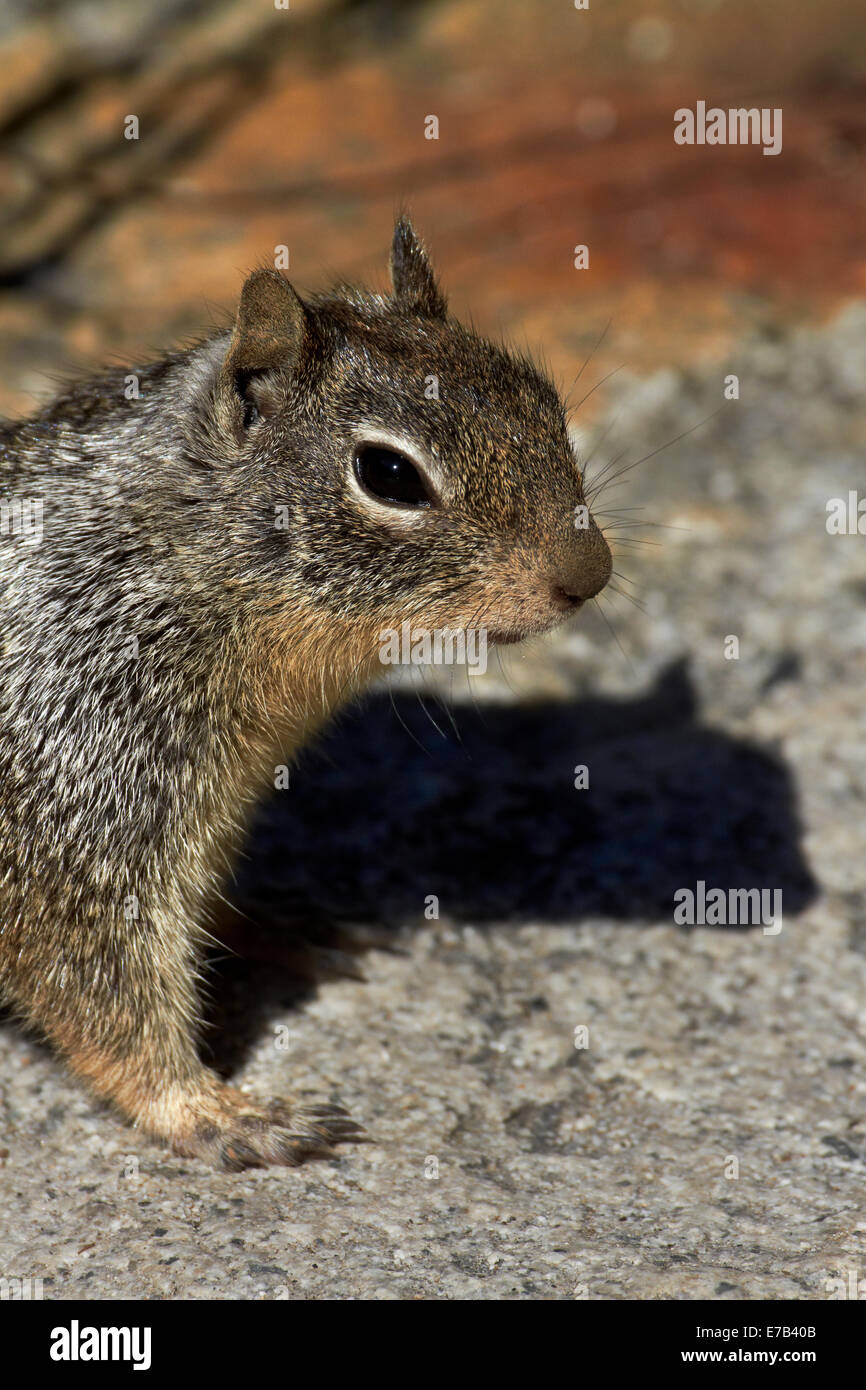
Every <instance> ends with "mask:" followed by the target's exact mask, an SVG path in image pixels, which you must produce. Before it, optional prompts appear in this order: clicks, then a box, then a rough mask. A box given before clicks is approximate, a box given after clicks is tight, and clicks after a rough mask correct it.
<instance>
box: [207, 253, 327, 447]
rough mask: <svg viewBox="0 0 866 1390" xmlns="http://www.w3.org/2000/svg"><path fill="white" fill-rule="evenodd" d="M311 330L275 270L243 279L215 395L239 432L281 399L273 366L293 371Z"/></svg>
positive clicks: (298, 303) (303, 310)
mask: <svg viewBox="0 0 866 1390" xmlns="http://www.w3.org/2000/svg"><path fill="white" fill-rule="evenodd" d="M309 334H310V321H309V315H308V314H307V310H306V308H305V307H304V305H303V303H302V301H301V300H300V299H299V297H298V295H297V294H296V293H295V291H294V290H293V288H292V286H291V285H290V284H289V282H288V280H286V279H285V278H284V277H283V276H282V275H281V274H280V273H279V271H278V270H254V271H253V273H252V275H250V276H249V278H248V279H247V280H246V281H245V282H244V287H243V289H242V291H241V302H240V304H239V305H238V312H237V318H236V320H235V327H234V332H233V333H232V337H231V342H230V343H229V348H228V352H227V353H226V356H225V360H224V362H223V365H222V369H221V371H220V375H219V380H218V384H217V395H218V399H219V400H220V403H221V404H222V406H223V408H224V409H226V410H227V411H228V412H229V414H230V415H231V417H232V424H233V425H234V426H235V429H236V432H238V433H242V432H243V431H244V430H245V429H246V428H248V427H249V425H250V423H252V422H253V421H254V420H255V419H257V418H258V417H259V416H260V415H269V414H271V413H272V411H273V410H275V409H277V408H278V406H279V403H280V391H279V388H278V383H276V381H275V380H273V379H272V378H270V377H269V373H271V372H272V370H273V369H274V368H280V369H281V371H282V372H285V371H286V370H288V371H289V372H290V373H293V372H294V371H296V370H297V368H298V366H299V364H300V361H301V358H302V356H303V352H304V347H305V344H306V342H307V339H308V337H309Z"/></svg>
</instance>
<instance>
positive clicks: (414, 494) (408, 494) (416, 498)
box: [355, 444, 430, 507]
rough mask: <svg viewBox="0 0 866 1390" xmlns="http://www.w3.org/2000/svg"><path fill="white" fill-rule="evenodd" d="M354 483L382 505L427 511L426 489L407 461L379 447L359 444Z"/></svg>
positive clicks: (428, 499)
mask: <svg viewBox="0 0 866 1390" xmlns="http://www.w3.org/2000/svg"><path fill="white" fill-rule="evenodd" d="M355 474H356V476H357V479H358V482H359V483H360V484H361V486H362V487H363V488H364V489H365V490H366V491H367V492H370V493H372V495H373V496H374V497H378V498H379V499H380V501H382V502H394V503H396V504H397V505H398V506H400V507H429V506H430V494H429V492H428V491H427V485H426V483H425V482H424V479H423V478H422V477H421V474H420V473H419V472H418V469H417V468H416V467H415V465H414V463H413V462H412V460H411V459H407V458H406V456H405V454H398V453H397V452H396V450H394V449H387V448H385V447H384V445H380V444H363V445H362V446H361V448H360V449H359V450H358V452H357V454H356V455H355Z"/></svg>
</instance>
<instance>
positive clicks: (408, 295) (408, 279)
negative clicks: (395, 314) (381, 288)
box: [391, 217, 448, 319]
mask: <svg viewBox="0 0 866 1390" xmlns="http://www.w3.org/2000/svg"><path fill="white" fill-rule="evenodd" d="M391 285H392V287H393V291H394V298H395V299H396V300H397V301H398V302H399V303H400V305H401V307H403V308H406V309H411V310H414V312H415V313H416V314H425V315H427V317H428V318H442V319H444V318H445V315H446V314H447V312H448V306H447V303H446V300H445V296H444V294H443V293H442V291H441V290H440V288H439V286H438V285H437V283H436V276H435V275H434V274H433V269H432V267H431V265H430V262H429V260H428V259H427V252H426V251H425V250H424V247H423V245H422V243H421V241H420V240H419V238H418V237H417V236H416V234H415V229H414V227H413V226H412V223H411V222H410V221H409V219H408V217H399V218H398V219H397V222H396V225H395V227H394V240H393V241H392V243H391Z"/></svg>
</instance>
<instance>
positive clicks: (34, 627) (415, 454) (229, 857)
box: [0, 220, 610, 1168]
mask: <svg viewBox="0 0 866 1390" xmlns="http://www.w3.org/2000/svg"><path fill="white" fill-rule="evenodd" d="M392 287H393V293H392V295H391V296H390V297H386V296H382V295H375V294H369V293H366V292H364V291H361V290H356V289H349V288H341V289H338V290H335V291H333V292H332V293H330V294H326V295H320V296H318V297H317V298H314V299H312V300H311V301H309V302H307V303H304V302H302V301H301V300H300V299H299V297H298V296H297V295H296V294H295V291H294V290H293V289H292V288H291V286H290V285H289V284H288V283H287V282H286V281H285V280H284V279H283V278H282V277H281V276H280V275H278V274H277V273H276V272H273V271H257V272H255V273H254V274H253V275H252V276H251V277H250V278H249V279H248V281H247V282H246V284H245V286H244V290H243V294H242V298H241V305H240V308H239V311H238V316H237V323H236V325H235V329H234V332H233V333H232V334H231V335H227V334H218V335H216V336H215V337H213V338H211V339H210V340H208V341H207V342H205V343H203V344H201V345H200V346H198V347H196V348H193V349H190V350H188V351H186V352H183V353H178V354H175V355H174V356H171V357H169V358H166V359H165V360H163V361H161V362H158V363H155V364H153V365H152V366H150V367H147V368H145V369H143V370H142V371H141V372H140V374H139V376H140V383H141V389H140V395H139V396H138V397H137V398H135V399H131V400H128V399H126V396H125V394H124V384H125V374H123V373H117V372H113V373H107V374H105V375H104V376H103V377H100V378H98V379H97V380H95V381H92V382H89V383H87V384H84V385H81V386H78V387H76V388H74V389H73V390H71V391H70V392H68V393H67V394H66V395H65V396H62V397H61V398H59V399H58V400H57V401H56V402H54V404H52V405H51V406H49V407H48V408H47V409H46V410H45V411H43V412H42V414H41V415H39V416H37V417H36V418H35V419H33V420H30V421H25V422H22V423H21V424H19V425H14V426H13V425H10V426H5V427H3V428H2V430H0V445H2V450H3V453H2V470H3V477H4V486H5V488H6V494H5V495H6V496H7V497H19V498H20V497H26V498H38V499H41V500H42V501H43V504H44V527H45V534H44V537H43V540H42V543H41V544H39V545H27V544H24V543H23V542H22V539H21V537H20V536H14V535H9V534H3V533H2V532H0V992H2V995H3V997H4V998H5V999H6V1001H7V1002H9V1003H10V1004H11V1005H12V1006H13V1007H14V1008H15V1009H17V1010H18V1011H19V1012H20V1014H21V1015H22V1016H23V1017H24V1018H25V1019H26V1020H27V1021H28V1022H29V1023H31V1024H32V1025H35V1026H37V1027H38V1028H40V1029H41V1030H42V1031H43V1032H44V1033H45V1034H46V1036H47V1037H49V1038H50V1039H51V1041H52V1042H53V1043H54V1044H55V1046H56V1047H57V1048H58V1050H59V1051H60V1052H61V1053H62V1054H63V1055H64V1056H65V1057H66V1059H67V1061H68V1062H69V1064H70V1066H71V1067H72V1068H73V1069H74V1070H75V1071H76V1072H77V1073H78V1074H79V1075H80V1076H82V1077H84V1078H85V1079H86V1080H87V1081H88V1082H89V1083H90V1085H91V1086H92V1087H93V1088H94V1090H95V1091H96V1092H97V1093H98V1094H99V1095H101V1096H104V1097H106V1098H108V1099H110V1100H112V1101H113V1102H114V1103H115V1104H116V1105H117V1106H119V1108H120V1109H121V1110H122V1111H123V1112H124V1113H125V1114H126V1115H127V1116H129V1117H130V1118H131V1119H133V1120H134V1121H135V1122H136V1123H138V1124H140V1125H141V1126H143V1127H144V1128H145V1129H147V1130H148V1131H149V1132H150V1133H152V1134H154V1135H156V1136H158V1137H160V1138H163V1139H166V1140H169V1141H170V1142H172V1143H173V1145H174V1146H175V1148H176V1149H177V1150H178V1151H179V1152H182V1153H185V1154H199V1155H201V1156H202V1157H204V1158H206V1159H209V1160H211V1161H214V1162H220V1163H222V1164H223V1165H224V1166H227V1167H229V1168H242V1167H246V1166H250V1165H255V1164H267V1163H295V1162H298V1161H299V1160H300V1159H302V1158H303V1157H304V1156H306V1155H312V1154H320V1153H323V1152H328V1151H329V1147H330V1145H331V1144H333V1143H336V1142H338V1141H340V1140H344V1139H348V1138H354V1137H357V1136H358V1130H357V1127H356V1126H354V1125H353V1124H352V1122H351V1121H350V1120H349V1119H348V1118H347V1117H346V1116H345V1114H344V1113H343V1112H342V1111H341V1110H340V1109H339V1108H338V1107H333V1106H328V1105H324V1106H308V1105H307V1106H305V1105H299V1106H290V1105H288V1104H287V1103H285V1102H280V1101H270V1102H269V1101H257V1100H255V1099H252V1098H248V1097H246V1096H244V1095H243V1094H242V1093H240V1092H238V1091H236V1090H233V1089H232V1088H230V1087H227V1086H224V1085H223V1084H222V1083H221V1082H220V1081H219V1080H218V1079H217V1077H216V1076H215V1075H213V1074H212V1073H211V1072H209V1071H208V1070H207V1069H206V1068H205V1067H204V1066H203V1064H202V1063H201V1061H200V1059H199V1056H198V1050H197V1046H196V1037H197V1031H198V1026H199V1004H198V989H197V979H198V975H199V972H200V969H201V962H202V959H203V954H204V949H205V946H206V943H207V940H208V934H209V927H210V924H211V922H212V920H213V906H212V905H213V902H214V900H215V898H216V897H217V895H218V894H219V893H220V892H221V890H222V886H223V884H224V883H225V880H226V878H227V877H228V876H229V875H230V871H231V866H232V861H233V859H234V857H235V855H236V853H237V850H238V847H239V844H240V841H241V839H242V836H243V834H244V831H245V828H246V825H247V822H248V819H249V816H250V813H251V812H252V810H253V808H254V807H255V805H256V803H257V801H258V800H259V799H260V797H261V796H262V794H263V793H264V791H265V790H266V789H267V788H268V787H269V786H270V785H271V783H272V779H273V775H274V768H275V766H276V765H277V764H280V763H283V762H285V761H286V760H287V759H289V758H291V757H292V756H293V754H294V753H295V752H296V751H297V749H298V748H300V747H301V746H302V745H303V744H304V743H305V742H306V741H307V740H308V739H309V738H310V737H311V736H312V735H313V734H314V733H315V732H316V731H317V730H318V729H319V728H320V727H321V725H322V724H323V723H324V722H325V721H326V720H327V719H328V718H329V717H330V715H331V714H332V713H333V712H334V710H335V709H337V708H338V707H339V706H340V705H341V704H342V703H343V702H344V701H346V700H347V699H349V698H351V696H352V695H353V694H354V693H355V692H356V691H357V690H359V689H361V688H362V687H363V686H364V685H365V684H366V683H367V682H368V681H369V680H370V679H371V678H372V677H373V676H374V675H375V674H376V673H377V672H379V671H380V670H381V667H380V666H379V663H378V634H379V632H380V631H381V630H382V629H384V628H392V627H393V628H399V626H400V624H401V623H402V622H403V621H405V620H409V621H410V622H411V623H413V624H415V625H420V626H423V627H425V628H427V629H436V628H442V627H449V628H451V629H455V628H460V627H467V626H474V627H484V628H486V629H489V630H490V631H491V632H492V633H495V634H499V635H501V636H503V637H509V638H516V637H520V636H525V635H528V634H529V633H533V632H540V631H544V630H545V629H546V628H548V627H550V626H552V625H553V624H554V623H556V622H558V621H559V620H560V619H561V618H562V617H563V616H564V615H565V614H566V613H567V612H569V611H571V610H572V609H573V608H574V607H576V606H577V605H578V604H579V603H580V601H582V600H583V599H584V598H586V597H589V596H591V595H592V594H594V593H596V592H597V591H598V589H599V588H601V587H602V585H603V584H604V583H605V582H606V580H607V577H608V575H609V572H610V556H609V553H608V550H607V546H606V545H605V543H604V540H603V538H602V537H601V534H600V532H599V531H598V530H597V528H596V527H595V526H594V524H592V525H590V526H589V528H588V529H584V530H578V529H575V526H574V509H575V507H576V506H577V505H578V504H581V503H582V502H583V494H582V489H581V479H580V475H579V471H578V468H577V465H576V463H575V460H574V457H573V454H572V450H571V447H570V444H569V440H568V435H567V430H566V424H565V416H564V411H563V407H562V404H561V401H560V399H559V397H558V395H557V393H556V391H555V389H554V387H553V386H552V385H551V384H550V382H548V381H547V380H546V379H545V378H544V377H543V376H541V375H540V374H539V373H538V372H537V370H536V369H535V368H534V367H533V366H532V365H531V364H530V363H529V362H527V361H525V360H523V359H521V358H519V357H515V356H514V355H512V354H509V353H507V352H505V351H504V350H503V349H501V348H498V347H496V346H494V345H492V344H491V343H488V342H486V341H485V340H483V339H481V338H479V337H477V336H476V335H475V334H473V333H470V332H468V331H467V330H466V329H465V328H463V327H461V325H460V324H458V323H457V322H456V321H455V320H454V319H452V318H451V317H449V316H448V313H447V308H446V304H445V299H444V296H443V295H442V292H441V290H440V289H439V287H438V285H437V283H436V281H435V278H434V276H433V273H432V271H431V269H430V266H429V263H428V261H427V258H426V255H425V253H424V250H423V248H422V246H421V244H420V242H419V241H418V240H417V238H416V237H415V234H414V232H413V231H412V228H411V226H410V225H409V224H408V222H406V221H405V220H401V221H400V222H399V223H398V225H397V228H396V230H395V236H394V244H393V247H392ZM431 376H436V377H437V378H438V381H439V387H440V390H439V397H438V398H435V397H434V398H432V399H430V398H428V396H427V394H426V393H425V382H426V381H428V380H429V379H430V378H431ZM365 439H366V440H368V441H369V440H372V441H373V442H374V443H376V442H378V443H380V444H381V443H382V442H383V440H384V441H388V440H390V441H391V442H392V444H394V441H395V440H396V444H395V445H394V447H397V448H399V450H400V451H401V452H402V453H404V454H406V455H411V457H412V458H413V459H415V460H417V465H418V468H419V470H420V471H421V472H422V473H423V474H424V475H425V476H426V477H427V480H428V489H429V491H430V493H431V494H432V496H433V502H432V504H431V505H430V506H429V507H427V508H420V509H415V510H407V509H406V508H404V507H398V506H394V505H392V504H390V503H387V502H386V503H382V501H381V499H379V500H377V499H376V498H372V499H371V497H370V496H369V493H368V492H366V491H365V490H364V489H363V488H361V487H359V486H358V485H357V483H356V481H355V480H354V474H353V472H352V459H353V457H354V450H355V448H356V446H357V445H358V444H359V442H361V441H363V440H365ZM277 508H284V509H285V512H284V516H285V518H287V524H286V525H285V526H284V527H277V526H275V524H274V518H275V515H276V509H277ZM130 639H135V641H136V642H137V644H138V650H137V655H132V656H130V655H128V654H127V644H128V643H129V641H130Z"/></svg>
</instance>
